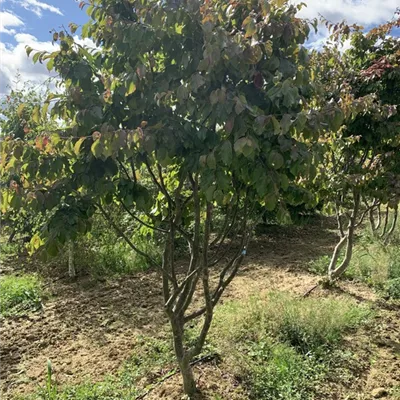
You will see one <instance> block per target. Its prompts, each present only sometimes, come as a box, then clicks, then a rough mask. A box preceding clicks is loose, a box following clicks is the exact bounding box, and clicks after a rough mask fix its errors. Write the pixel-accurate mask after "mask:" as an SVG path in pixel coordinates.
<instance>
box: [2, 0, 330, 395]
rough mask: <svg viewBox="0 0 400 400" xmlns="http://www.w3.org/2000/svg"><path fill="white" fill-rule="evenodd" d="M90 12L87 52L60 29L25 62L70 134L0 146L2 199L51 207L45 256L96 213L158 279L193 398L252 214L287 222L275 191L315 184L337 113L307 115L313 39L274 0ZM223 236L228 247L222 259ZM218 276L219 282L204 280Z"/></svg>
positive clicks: (39, 241) (147, 4)
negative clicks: (147, 236) (61, 90)
mask: <svg viewBox="0 0 400 400" xmlns="http://www.w3.org/2000/svg"><path fill="white" fill-rule="evenodd" d="M86 6H87V13H88V14H89V15H90V16H91V21H90V22H89V23H88V24H86V25H85V26H84V27H83V29H82V33H83V36H84V37H86V38H90V39H92V40H93V41H94V42H95V43H96V45H97V46H98V47H97V48H96V49H92V50H90V49H87V48H85V47H82V46H81V45H79V44H77V43H75V42H74V39H73V37H72V34H73V33H74V32H75V30H76V28H77V27H76V26H75V25H73V24H72V25H71V26H70V28H71V34H69V33H68V32H65V31H61V32H55V33H54V34H53V39H54V41H55V42H57V43H58V42H59V45H60V48H59V50H57V51H54V52H53V53H51V54H48V53H45V52H37V53H35V54H34V56H33V60H34V61H35V62H37V61H39V62H44V61H47V66H48V68H49V69H53V68H54V69H55V70H56V71H57V73H58V74H59V75H60V77H61V79H62V84H63V85H64V87H65V89H66V93H65V95H63V96H60V97H59V98H57V99H55V100H56V102H55V103H54V105H53V107H52V111H51V112H52V114H53V115H54V116H55V117H57V118H61V119H62V120H63V121H64V124H65V125H66V129H65V130H64V132H61V133H54V134H51V135H47V134H43V135H42V136H41V137H39V138H37V140H36V141H35V142H34V143H25V142H24V143H19V142H18V141H15V140H10V139H9V140H5V141H4V142H3V143H2V158H3V164H2V170H3V171H6V172H7V173H10V172H12V173H14V174H16V175H18V176H19V181H18V183H17V185H16V187H14V188H10V189H9V190H7V191H6V192H5V193H6V194H4V193H3V196H11V199H13V198H14V197H18V198H19V199H20V200H19V201H20V203H21V207H26V208H29V207H33V208H35V209H36V208H46V209H48V210H51V212H52V218H51V219H50V220H49V221H48V223H47V224H46V226H45V227H44V229H43V230H42V232H41V234H40V235H38V236H35V237H34V238H33V240H32V243H31V245H32V248H33V249H39V248H42V247H43V248H45V249H46V250H47V252H48V253H50V254H55V253H57V251H58V247H59V245H60V243H64V242H66V241H68V240H71V239H73V238H74V237H76V235H77V233H78V232H84V231H86V230H87V229H90V216H91V215H92V214H93V213H94V211H95V210H98V211H99V212H101V213H102V215H103V216H104V218H105V219H106V220H107V221H108V222H109V224H110V226H112V227H113V228H114V229H115V230H116V231H117V232H118V234H119V235H120V236H121V237H122V238H123V239H125V240H126V242H127V243H128V244H129V245H130V246H131V247H132V249H133V250H135V251H137V252H138V253H140V254H141V255H142V256H144V257H147V258H148V259H149V260H150V261H151V262H153V264H154V265H155V266H156V267H158V269H159V272H160V285H161V286H162V288H163V296H164V308H165V312H166V314H167V316H168V318H169V321H170V324H171V328H172V332H173V342H174V349H175V353H176V357H177V361H178V364H179V368H180V371H181V374H182V378H183V386H184V391H185V393H187V394H188V395H193V393H194V392H195V391H196V385H195V380H194V376H193V372H192V370H191V367H190V363H191V361H192V360H193V358H194V357H196V356H197V355H198V354H199V353H200V351H201V349H202V347H203V344H204V342H205V340H206V336H207V333H208V331H209V329H210V326H211V321H212V318H213V313H214V308H215V306H216V304H217V303H218V301H219V299H220V298H221V296H222V294H223V293H224V290H225V289H226V287H227V286H228V285H229V283H230V282H231V281H232V279H233V278H234V276H235V275H236V273H237V271H238V269H239V267H240V264H241V262H242V261H243V259H244V257H245V255H246V252H247V246H248V243H249V240H250V236H251V232H252V227H253V225H254V223H255V222H256V220H257V216H256V215H255V213H254V210H255V206H256V204H258V203H261V204H262V205H263V206H264V207H265V208H267V209H268V210H274V209H275V208H278V211H279V213H280V215H281V216H282V217H283V216H284V215H285V213H286V211H285V207H284V204H283V203H282V201H281V193H283V192H285V191H286V190H288V187H289V184H290V183H291V182H295V181H297V180H301V179H303V180H304V179H308V177H309V176H310V174H311V175H312V174H315V167H314V166H313V164H312V163H313V153H312V151H311V149H312V145H313V142H314V141H315V140H316V139H317V138H318V135H319V131H320V130H321V129H324V126H325V125H323V123H326V122H328V123H329V124H330V126H331V128H332V129H333V127H334V124H335V122H334V119H335V106H334V105H332V104H330V105H329V106H328V107H327V108H326V109H324V108H323V107H322V108H321V107H320V109H319V110H318V111H316V110H314V109H313V102H311V101H309V99H310V98H311V97H312V93H313V87H314V84H313V81H312V78H311V77H310V72H309V56H308V53H307V50H306V49H305V48H304V47H303V44H304V42H305V40H306V39H307V35H308V33H309V29H310V28H309V26H308V23H307V22H306V21H303V20H301V19H299V18H297V17H296V12H297V10H298V7H295V6H293V5H290V4H288V3H286V2H285V1H282V0H276V1H265V0H260V1H251V2H249V1H245V0H239V1H238V0H235V1H233V0H232V1H230V2H226V1H222V0H210V1H208V2H204V3H199V2H197V1H194V0H193V1H190V0H188V1H165V2H158V1H152V0H142V1H126V0H124V1H117V0H102V1H100V0H91V1H89V2H88V3H85V2H82V3H81V7H82V8H84V7H86ZM27 52H28V54H30V53H32V52H33V50H32V49H31V48H28V49H27ZM51 101H54V98H53V99H51ZM17 149H18V150H17ZM145 174H146V176H147V178H148V179H144V175H145ZM9 198H10V197H7V201H6V203H7V204H8V203H10V201H9ZM110 203H115V204H118V205H120V206H121V207H123V208H124V209H125V210H126V212H127V213H128V214H129V215H130V216H131V217H132V219H133V220H134V221H135V222H136V223H137V224H140V225H144V226H146V227H147V228H149V229H152V230H156V231H157V232H158V233H159V234H162V235H163V237H164V239H163V243H164V249H163V258H162V264H161V265H157V263H156V261H155V260H153V259H152V258H151V257H150V255H148V254H146V253H145V252H143V251H142V250H140V249H139V248H138V247H137V246H135V244H134V243H133V242H132V241H131V240H130V239H129V237H128V236H127V235H126V234H125V232H124V231H123V229H121V227H120V225H119V223H118V221H115V220H113V218H112V216H111V215H110V214H109V213H108V212H107V209H106V207H105V206H106V205H107V204H110ZM218 209H221V210H227V211H226V213H227V215H226V222H225V223H224V224H223V226H222V231H221V232H219V233H218V232H217V233H216V234H215V235H213V232H211V224H212V220H213V215H214V213H215V211H216V210H218ZM232 233H236V237H237V239H238V242H237V243H236V244H234V245H233V246H232V249H231V250H230V251H227V250H226V248H225V246H224V242H225V241H226V238H227V237H228V236H229V235H232ZM177 238H183V239H184V240H185V241H186V242H187V246H188V262H187V264H186V265H185V266H183V267H181V266H180V267H179V268H178V266H177V265H176V258H177V257H176V251H175V243H176V240H177ZM228 249H229V247H228ZM216 264H219V265H220V269H219V274H218V277H217V279H216V280H212V279H211V280H210V270H212V267H213V266H215V265H216ZM195 293H197V296H198V298H199V300H198V301H196V302H194V301H193V299H194V297H195ZM196 319H199V321H200V331H199V334H198V336H197V338H196V340H195V341H194V343H192V344H189V343H185V340H184V332H185V329H186V327H187V324H188V323H191V322H192V321H194V320H196Z"/></svg>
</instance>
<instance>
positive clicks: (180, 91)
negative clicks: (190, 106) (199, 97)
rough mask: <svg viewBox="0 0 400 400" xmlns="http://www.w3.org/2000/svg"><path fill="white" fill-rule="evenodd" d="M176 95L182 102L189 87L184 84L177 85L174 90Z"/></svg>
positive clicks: (186, 95)
mask: <svg viewBox="0 0 400 400" xmlns="http://www.w3.org/2000/svg"><path fill="white" fill-rule="evenodd" d="M176 97H177V98H178V100H179V101H180V102H183V101H184V100H186V99H187V98H188V97H189V89H188V88H187V87H186V86H184V85H181V86H179V87H178V89H177V91H176Z"/></svg>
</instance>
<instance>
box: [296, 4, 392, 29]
mask: <svg viewBox="0 0 400 400" xmlns="http://www.w3.org/2000/svg"><path fill="white" fill-rule="evenodd" d="M294 2H295V3H301V0H295V1H294ZM305 3H306V4H307V7H303V8H302V9H301V11H300V12H299V14H298V15H299V16H300V17H303V18H315V17H318V16H319V15H322V16H323V17H324V18H326V19H328V20H329V21H331V22H334V23H336V22H341V21H342V20H346V21H347V22H348V23H349V24H353V23H357V24H361V25H366V26H367V25H377V24H380V23H382V22H386V21H388V20H389V19H391V18H392V17H393V15H394V13H395V11H396V8H397V7H398V6H399V2H398V0H325V1H321V0H306V1H305Z"/></svg>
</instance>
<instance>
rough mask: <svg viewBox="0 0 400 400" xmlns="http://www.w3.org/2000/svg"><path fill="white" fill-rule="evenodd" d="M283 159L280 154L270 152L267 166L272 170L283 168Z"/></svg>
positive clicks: (273, 151)
mask: <svg viewBox="0 0 400 400" xmlns="http://www.w3.org/2000/svg"><path fill="white" fill-rule="evenodd" d="M283 164H284V159H283V157H282V155H281V154H280V153H278V152H277V151H275V150H272V151H271V153H270V154H269V156H268V165H269V166H270V167H272V168H274V169H279V168H281V167H282V166H283Z"/></svg>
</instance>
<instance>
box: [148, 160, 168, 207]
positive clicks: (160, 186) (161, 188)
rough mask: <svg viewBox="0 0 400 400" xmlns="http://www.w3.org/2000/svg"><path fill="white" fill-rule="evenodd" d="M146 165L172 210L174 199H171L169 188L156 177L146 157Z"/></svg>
mask: <svg viewBox="0 0 400 400" xmlns="http://www.w3.org/2000/svg"><path fill="white" fill-rule="evenodd" d="M145 165H146V168H147V171H148V172H149V174H150V176H151V178H152V180H153V182H154V183H155V184H156V185H157V187H158V188H159V189H160V191H161V193H162V194H163V195H164V196H165V197H166V199H167V201H168V203H169V204H170V210H172V204H173V201H172V199H171V196H170V195H169V193H168V192H167V190H166V189H165V186H164V184H160V182H159V181H158V179H157V178H156V176H155V175H154V172H153V170H152V169H151V167H150V164H149V161H148V160H147V159H146V160H145Z"/></svg>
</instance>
